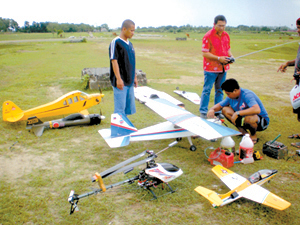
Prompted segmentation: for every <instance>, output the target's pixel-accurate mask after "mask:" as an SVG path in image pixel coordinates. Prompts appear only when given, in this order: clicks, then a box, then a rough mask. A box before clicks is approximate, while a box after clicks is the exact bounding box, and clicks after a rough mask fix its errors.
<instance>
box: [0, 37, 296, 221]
mask: <svg viewBox="0 0 300 225" xmlns="http://www.w3.org/2000/svg"><path fill="white" fill-rule="evenodd" d="M18 35H19V36H16V35H14V34H0V40H17V39H18V40H25V39H26V40H31V39H33V40H34V39H35V41H32V42H14V43H1V42H0V73H1V83H0V90H1V95H0V102H1V103H3V102H4V101H6V100H11V101H13V102H14V103H15V104H17V105H18V106H19V107H20V108H21V109H23V110H26V109H29V108H32V107H35V106H38V105H41V104H44V103H47V102H49V101H52V100H54V99H56V98H57V97H59V96H60V95H62V94H64V93H67V92H69V91H72V90H76V89H79V90H82V89H81V79H80V78H81V70H82V69H83V68H89V67H109V59H108V45H109V43H110V41H111V40H112V38H113V36H112V35H111V33H103V34H101V33H99V34H94V37H95V38H93V39H89V38H88V41H87V43H64V42H65V40H63V39H59V38H56V37H54V39H57V41H55V42H50V41H37V39H53V37H52V34H23V35H21V34H18ZM72 35H74V36H76V37H79V36H88V35H87V34H83V33H82V34H72ZM72 35H70V36H72ZM180 35H183V34H173V33H172V34H170V33H165V34H163V37H160V38H157V37H155V38H153V37H146V38H145V37H143V38H140V37H139V36H138V35H136V38H134V39H132V43H133V45H134V47H135V50H136V58H137V68H138V69H142V70H143V71H144V72H145V73H146V74H147V79H148V86H150V87H152V88H155V89H157V90H161V91H165V92H166V93H168V94H170V95H172V96H174V97H175V98H177V99H179V100H181V101H182V102H183V103H184V104H185V105H186V109H187V110H189V111H191V112H192V113H194V114H195V115H198V114H199V111H198V108H199V107H198V106H197V105H193V104H192V103H191V102H189V101H187V100H185V99H183V98H180V97H179V96H177V95H176V94H175V93H173V90H175V88H176V87H179V88H180V89H181V90H186V91H192V92H196V93H198V94H199V95H200V94H201V91H202V85H203V69H202V56H201V45H202V43H201V39H202V37H203V35H204V34H201V33H200V34H199V33H191V34H190V36H191V38H189V39H187V41H176V40H175V38H176V37H181V36H180ZM66 37H67V36H66ZM279 37H280V36H279V35H275V34H274V35H267V34H245V33H243V34H232V35H231V41H232V43H231V47H232V52H233V54H234V56H235V57H238V56H240V55H244V54H247V53H250V52H253V51H257V50H259V49H262V48H267V47H271V46H275V45H279V44H282V43H286V42H290V41H294V40H297V39H298V38H297V37H294V40H290V39H288V37H282V38H281V39H280V38H279ZM297 49H298V44H297V43H291V44H287V45H284V46H281V47H278V48H273V49H270V50H266V51H264V52H260V53H255V54H252V55H250V56H247V57H243V58H240V59H238V60H237V61H236V62H235V63H234V64H233V65H231V70H230V71H229V72H228V77H234V78H236V79H237V80H238V81H239V82H240V85H241V86H242V87H245V88H249V89H251V90H253V91H255V92H256V93H257V94H258V95H259V97H260V98H261V100H262V101H263V103H264V105H265V107H266V109H267V111H268V113H269V116H270V119H271V123H270V126H269V128H268V129H267V130H266V131H264V132H261V133H259V134H258V136H259V138H260V142H259V143H258V144H257V145H255V150H259V151H260V152H261V153H262V151H261V150H262V146H263V143H265V142H266V141H269V140H272V139H274V138H275V137H276V136H277V135H278V134H281V137H280V138H279V139H278V141H280V142H282V143H284V144H285V145H287V146H288V148H289V150H290V154H291V155H292V154H294V153H295V150H296V149H295V148H294V147H291V145H290V143H291V142H293V141H294V140H291V139H288V138H287V136H288V135H290V134H292V133H297V132H299V123H298V122H297V121H296V116H295V115H294V114H293V113H292V107H291V104H290V100H289V91H290V90H291V88H292V87H293V84H292V83H290V80H291V79H292V74H293V69H292V68H289V69H288V71H287V73H286V74H281V73H277V72H276V71H277V68H278V67H279V65H280V64H281V63H283V62H284V61H286V60H291V59H294V58H295V56H296V52H297ZM84 91H85V92H88V93H94V92H98V91H97V90H84ZM103 93H104V94H105V97H104V99H103V102H101V103H100V105H99V106H94V107H92V108H90V109H89V112H90V113H99V110H100V108H101V110H102V112H103V114H104V115H105V116H106V119H105V120H103V121H102V123H101V124H100V125H99V126H91V127H70V128H64V129H60V130H45V131H44V134H43V135H42V136H41V137H36V136H35V135H34V134H33V133H32V132H28V130H26V129H25V126H26V122H24V121H22V122H16V123H8V122H3V121H2V120H1V121H0V126H1V128H2V129H1V130H0V143H1V145H0V146H1V148H0V161H1V164H0V172H1V177H0V188H1V189H0V190H1V191H0V197H1V201H0V224H232V223H235V224H297V223H298V221H299V219H300V217H299V214H298V199H299V197H300V196H299V193H300V188H299V176H298V175H299V174H298V172H299V168H300V166H299V161H298V160H294V159H289V160H286V159H281V160H276V159H272V158H269V157H267V156H263V160H260V161H256V162H255V163H253V164H248V165H243V164H236V165H234V167H232V168H230V169H231V170H233V171H236V172H238V173H239V174H241V175H243V176H245V177H248V176H250V175H251V174H252V173H254V172H256V171H257V170H260V169H266V168H269V169H277V170H278V171H279V173H278V175H277V176H276V177H275V178H273V179H272V181H271V183H270V184H265V185H264V187H265V188H267V189H268V190H270V191H272V192H273V193H274V194H276V195H278V196H280V197H282V198H284V199H286V200H287V201H289V202H291V203H292V205H291V207H290V208H288V209H287V210H285V211H277V210H275V209H272V208H269V207H266V206H263V205H260V204H257V203H254V202H251V201H248V200H245V199H240V200H238V201H236V202H233V203H231V204H230V205H226V206H224V207H221V208H216V209H214V208H212V207H211V205H210V203H209V202H208V201H207V200H206V199H204V198H203V197H202V196H200V195H198V194H197V193H196V192H195V191H194V188H196V187H197V186H199V185H201V186H204V187H207V188H210V189H213V190H215V191H217V192H218V193H225V192H227V191H228V189H227V187H226V186H225V185H224V184H223V183H222V182H221V181H220V180H219V179H218V178H217V177H216V176H215V175H214V174H213V173H212V171H211V168H212V166H211V165H210V164H209V162H208V161H207V158H206V156H205V154H204V149H205V148H207V147H210V146H213V147H214V148H217V147H218V146H219V144H220V141H217V142H209V141H205V140H203V139H193V142H194V144H195V145H196V147H197V151H195V152H191V151H189V150H188V148H189V144H188V141H187V140H186V139H183V140H182V141H181V142H179V143H178V144H177V145H176V146H174V147H172V148H171V149H169V150H167V151H165V152H163V153H161V154H160V155H159V157H158V158H157V159H156V161H157V162H168V163H172V164H174V165H177V166H179V167H180V168H181V169H182V170H183V172H184V174H183V175H182V176H181V177H179V178H177V179H176V180H174V181H172V182H170V185H171V186H172V187H173V188H175V189H176V188H178V190H177V192H176V193H174V194H172V195H166V196H163V197H161V198H159V199H158V200H157V201H150V199H151V195H149V194H148V193H147V192H146V191H145V190H142V189H133V188H136V185H135V184H133V185H129V186H124V187H123V188H120V189H115V190H114V191H108V192H106V193H104V194H98V195H96V196H90V197H88V198H85V199H82V200H81V201H80V203H79V208H80V211H79V212H76V213H75V214H74V215H72V216H70V215H68V214H69V207H70V205H69V203H68V202H67V198H68V195H69V193H70V190H72V189H74V190H75V191H76V193H78V194H82V193H85V192H89V191H90V187H92V188H96V187H97V186H96V185H95V184H94V183H91V182H90V177H91V176H92V175H93V174H94V173H95V172H102V171H104V170H106V169H108V168H110V167H111V166H113V165H115V164H117V163H120V162H121V161H123V160H125V159H128V158H130V157H132V156H134V155H136V154H138V153H141V152H142V151H144V150H146V149H149V150H154V151H155V152H158V151H160V150H162V149H163V148H165V147H166V146H167V145H168V144H169V143H171V142H172V141H173V140H162V141H145V142H136V143H131V144H130V145H129V146H126V147H124V148H120V149H119V148H117V149H110V148H109V147H108V146H107V145H106V143H105V142H104V140H103V139H102V138H101V137H100V135H99V134H98V132H97V131H98V130H99V129H102V128H108V127H109V126H110V114H111V113H112V112H113V104H112V102H113V93H112V91H111V90H105V91H103ZM213 95H214V94H213V91H212V95H211V101H210V106H212V105H213ZM136 107H137V113H136V114H135V115H132V116H129V119H130V120H131V121H132V122H133V124H134V125H135V126H136V127H137V128H138V129H140V128H143V127H145V126H150V125H153V124H156V123H158V122H162V121H164V120H163V119H162V118H161V117H160V116H158V115H157V114H155V113H154V112H153V111H152V110H150V109H149V108H147V107H146V106H145V105H142V104H139V103H138V102H137V103H136ZM55 118H56V117H55ZM49 119H52V118H45V119H43V120H44V121H46V120H49ZM227 124H228V123H227ZM229 126H230V127H232V126H231V125H229ZM234 140H235V143H236V148H238V144H239V142H240V140H241V139H240V138H238V137H234ZM296 159H297V158H296ZM139 168H142V167H139ZM139 168H136V169H135V170H134V171H133V172H131V173H129V174H127V175H123V174H119V175H117V176H114V177H112V178H106V179H105V180H104V181H105V183H106V184H107V185H109V184H111V183H115V182H119V181H121V180H124V179H126V178H129V177H133V176H135V175H136V174H137V172H138V171H139ZM293 173H295V174H293ZM155 192H157V193H158V194H163V193H164V191H161V190H160V189H157V190H155Z"/></svg>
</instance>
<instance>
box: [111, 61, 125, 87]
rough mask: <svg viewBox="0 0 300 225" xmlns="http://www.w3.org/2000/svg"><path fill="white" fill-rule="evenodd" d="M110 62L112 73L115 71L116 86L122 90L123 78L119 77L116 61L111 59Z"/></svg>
mask: <svg viewBox="0 0 300 225" xmlns="http://www.w3.org/2000/svg"><path fill="white" fill-rule="evenodd" d="M111 64H112V67H113V70H114V73H115V76H116V79H117V88H118V89H120V90H123V87H124V82H123V80H122V78H121V75H120V69H119V65H118V61H117V60H116V59H112V60H111Z"/></svg>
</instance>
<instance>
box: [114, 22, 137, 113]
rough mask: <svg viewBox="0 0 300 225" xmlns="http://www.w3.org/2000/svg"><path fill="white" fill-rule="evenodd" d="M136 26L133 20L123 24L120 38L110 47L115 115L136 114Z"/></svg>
mask: <svg viewBox="0 0 300 225" xmlns="http://www.w3.org/2000/svg"><path fill="white" fill-rule="evenodd" d="M134 31H135V24H134V22H133V21H131V20H125V21H124V22H123V23H122V27H121V33H120V36H118V37H116V38H115V39H113V40H112V42H111V43H110V45H109V58H110V81H111V84H112V86H113V90H114V113H124V114H126V115H131V114H134V113H135V112H136V109H135V98H134V89H133V86H135V87H137V78H136V74H135V52H134V48H133V45H132V43H131V42H130V41H129V40H128V39H130V38H132V36H133V35H134Z"/></svg>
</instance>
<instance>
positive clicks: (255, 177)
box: [248, 169, 278, 184]
mask: <svg viewBox="0 0 300 225" xmlns="http://www.w3.org/2000/svg"><path fill="white" fill-rule="evenodd" d="M277 172H278V171H277V170H268V169H264V170H259V171H257V172H256V173H254V174H252V175H251V176H250V177H249V178H248V180H249V181H250V182H251V183H252V184H253V183H256V182H258V181H260V180H263V179H265V178H266V177H269V176H271V175H273V174H275V173H277Z"/></svg>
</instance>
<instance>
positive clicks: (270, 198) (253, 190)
mask: <svg viewBox="0 0 300 225" xmlns="http://www.w3.org/2000/svg"><path fill="white" fill-rule="evenodd" d="M238 194H239V195H241V197H244V198H247V199H249V200H252V201H254V202H258V203H261V204H263V205H267V206H269V207H272V208H275V209H278V210H284V209H286V208H288V207H289V206H290V205H291V203H289V202H287V201H286V200H284V199H282V198H280V197H278V196H277V195H275V194H273V193H272V192H270V191H268V190H267V189H265V188H263V187H261V186H259V185H257V184H253V185H251V186H249V187H248V188H245V189H244V190H242V191H240V192H238Z"/></svg>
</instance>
